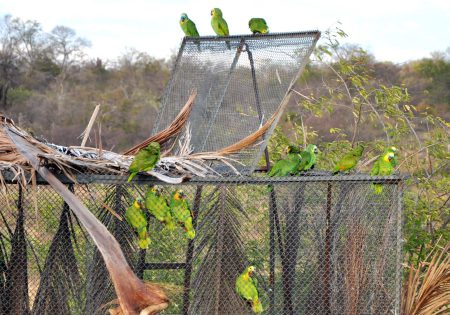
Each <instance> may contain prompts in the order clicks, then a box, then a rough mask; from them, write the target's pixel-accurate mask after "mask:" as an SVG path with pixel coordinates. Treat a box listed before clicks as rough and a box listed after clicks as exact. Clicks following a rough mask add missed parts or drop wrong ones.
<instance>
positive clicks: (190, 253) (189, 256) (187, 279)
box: [183, 186, 203, 315]
mask: <svg viewBox="0 0 450 315" xmlns="http://www.w3.org/2000/svg"><path fill="white" fill-rule="evenodd" d="M202 190H203V186H197V190H196V191H195V197H194V205H193V207H192V214H193V216H194V217H193V218H192V226H193V228H194V230H195V229H196V228H197V218H198V212H199V208H200V202H201V200H202ZM194 240H195V239H193V240H190V241H189V243H188V248H187V252H186V264H185V269H184V293H183V315H188V313H189V306H190V299H189V298H190V293H191V275H192V260H193V257H194V248H195V247H194V245H195V244H194Z"/></svg>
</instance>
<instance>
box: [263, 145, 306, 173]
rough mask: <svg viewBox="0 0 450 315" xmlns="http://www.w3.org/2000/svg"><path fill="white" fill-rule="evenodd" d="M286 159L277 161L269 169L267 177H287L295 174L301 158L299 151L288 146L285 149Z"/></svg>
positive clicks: (294, 147)
mask: <svg viewBox="0 0 450 315" xmlns="http://www.w3.org/2000/svg"><path fill="white" fill-rule="evenodd" d="M286 151H287V157H285V158H284V159H282V160H279V161H277V162H276V163H275V164H274V166H273V167H272V168H271V170H270V172H269V174H267V175H268V176H270V177H272V176H287V175H291V174H295V172H296V171H297V169H298V167H299V166H300V162H301V157H300V154H299V153H300V149H299V148H298V147H296V146H293V145H290V146H288V147H287V150H286Z"/></svg>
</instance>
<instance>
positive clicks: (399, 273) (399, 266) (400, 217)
mask: <svg viewBox="0 0 450 315" xmlns="http://www.w3.org/2000/svg"><path fill="white" fill-rule="evenodd" d="M394 194H395V196H397V261H396V263H397V266H396V275H395V276H396V287H397V288H396V297H395V310H394V314H400V302H401V298H402V259H403V256H402V247H403V246H402V239H403V235H402V226H403V219H404V218H403V203H402V200H403V188H402V186H401V185H400V184H399V185H397V186H396V187H395V189H394Z"/></svg>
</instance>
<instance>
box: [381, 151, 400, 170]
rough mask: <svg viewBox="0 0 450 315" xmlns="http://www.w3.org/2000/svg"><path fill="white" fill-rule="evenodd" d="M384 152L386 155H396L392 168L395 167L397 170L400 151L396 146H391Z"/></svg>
mask: <svg viewBox="0 0 450 315" xmlns="http://www.w3.org/2000/svg"><path fill="white" fill-rule="evenodd" d="M384 152H385V153H386V152H392V153H394V158H393V159H392V166H393V167H394V168H396V167H397V165H398V159H397V152H398V149H397V148H396V147H394V146H390V147H388V148H387V149H386V150H385V151H384Z"/></svg>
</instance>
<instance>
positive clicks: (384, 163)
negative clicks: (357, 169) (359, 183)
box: [370, 151, 395, 195]
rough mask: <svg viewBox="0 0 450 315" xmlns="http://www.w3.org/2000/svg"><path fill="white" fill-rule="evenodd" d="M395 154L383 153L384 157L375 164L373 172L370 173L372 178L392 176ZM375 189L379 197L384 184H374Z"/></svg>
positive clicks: (381, 156)
mask: <svg viewBox="0 0 450 315" xmlns="http://www.w3.org/2000/svg"><path fill="white" fill-rule="evenodd" d="M394 156H395V155H394V153H392V152H390V151H385V152H383V154H382V155H380V157H379V158H378V159H377V160H376V161H375V163H374V164H373V167H372V170H371V171H370V175H371V176H386V175H391V174H392V173H393V172H394V166H393V160H394ZM373 189H374V192H375V194H377V195H379V194H381V192H382V191H383V185H382V184H375V183H374V184H373Z"/></svg>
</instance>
